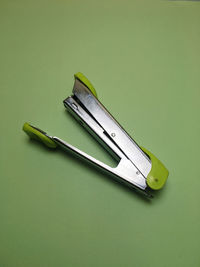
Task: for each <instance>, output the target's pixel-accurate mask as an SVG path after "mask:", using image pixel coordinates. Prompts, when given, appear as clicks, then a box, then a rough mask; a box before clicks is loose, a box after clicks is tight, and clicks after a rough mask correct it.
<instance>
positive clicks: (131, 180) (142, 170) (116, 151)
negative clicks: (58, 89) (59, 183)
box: [23, 72, 169, 197]
mask: <svg viewBox="0 0 200 267" xmlns="http://www.w3.org/2000/svg"><path fill="white" fill-rule="evenodd" d="M74 77H75V83H74V87H73V91H72V95H71V96H69V97H67V98H66V99H65V100H64V101H63V103H64V106H65V107H66V108H67V110H68V111H69V112H70V113H71V114H72V115H73V116H74V117H75V118H76V119H77V120H78V121H79V122H80V123H81V124H82V125H83V126H84V127H85V128H86V129H87V130H88V131H89V133H91V134H92V135H93V136H94V137H95V138H96V139H97V141H99V142H100V144H101V145H103V146H104V147H105V149H106V150H107V151H108V152H109V153H110V154H111V155H112V156H113V157H114V158H115V159H116V160H117V161H118V165H117V167H114V168H113V167H110V166H108V165H106V164H104V163H103V162H101V161H99V160H97V159H96V158H94V157H92V156H90V155H88V154H86V153H85V152H83V151H81V150H79V149H78V148H76V147H74V146H72V145H70V144H68V143H67V142H65V141H63V140H62V139H60V138H58V137H56V136H50V135H48V134H47V133H46V132H44V131H42V130H41V129H39V128H37V127H35V126H32V125H30V124H29V123H25V124H24V126H23V130H24V131H25V132H26V133H27V134H28V135H29V136H30V137H31V138H34V139H37V140H39V141H41V142H43V143H44V144H45V145H46V146H48V147H50V148H56V147H61V148H63V149H65V150H67V151H71V152H72V153H75V154H76V155H78V156H80V157H81V158H82V159H84V160H86V161H88V162H90V163H92V164H93V165H95V166H96V167H98V168H100V169H102V170H104V171H105V172H106V173H108V174H110V175H111V176H112V177H114V178H117V179H118V180H119V181H121V182H123V183H125V184H126V185H128V186H130V187H132V188H134V189H136V190H137V191H139V192H141V193H143V194H144V195H145V196H147V197H152V192H153V191H155V190H160V189H161V188H162V187H163V186H164V185H165V183H166V180H167V178H168V174H169V172H168V170H167V169H166V168H165V166H164V165H163V164H162V163H161V161H160V160H159V159H157V158H156V157H155V156H154V155H153V154H152V153H151V152H150V151H148V150H147V149H145V148H144V147H142V146H139V145H138V144H137V143H136V142H135V141H134V140H133V139H132V138H131V137H130V136H129V135H128V133H127V132H126V131H125V130H124V129H123V128H122V126H120V124H119V123H118V122H117V121H116V120H115V119H114V118H113V116H112V115H111V114H110V113H109V112H108V111H107V109H106V108H105V107H104V106H103V105H102V103H101V102H100V101H99V100H98V98H97V93H96V90H95V88H94V87H93V85H92V84H91V82H90V81H89V80H88V79H87V78H86V77H85V76H84V75H83V74H82V73H80V72H78V73H76V74H75V75H74Z"/></svg>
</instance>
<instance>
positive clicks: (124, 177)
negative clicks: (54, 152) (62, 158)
mask: <svg viewBox="0 0 200 267" xmlns="http://www.w3.org/2000/svg"><path fill="white" fill-rule="evenodd" d="M52 139H53V140H54V141H55V142H56V143H57V144H58V145H59V146H61V147H62V148H64V149H66V150H68V151H71V152H73V153H75V154H76V155H78V156H80V157H82V158H83V159H85V160H87V161H89V162H90V163H92V164H93V165H95V166H96V167H99V168H101V169H103V170H105V171H106V172H108V173H109V174H112V175H114V176H115V177H117V178H118V179H120V180H121V181H124V182H126V183H128V184H129V185H131V186H133V187H134V188H137V189H140V190H141V191H145V189H146V188H147V185H146V180H145V179H144V177H143V176H142V174H141V173H138V170H137V168H135V166H134V165H133V164H132V163H131V162H130V160H128V159H125V158H124V157H123V158H122V159H121V160H120V162H119V164H118V166H117V167H116V168H112V167H110V166H108V165H106V164H104V163H103V162H101V161H99V160H97V159H95V158H93V157H92V156H90V155H88V154H86V153H85V152H83V151H81V150H79V149H78V148H76V147H74V146H72V145H70V144H68V143H66V142H65V141H63V140H61V139H60V138H58V137H56V136H54V137H52ZM143 193H144V194H146V195H149V194H148V192H146V191H145V192H143ZM149 196H150V195H149Z"/></svg>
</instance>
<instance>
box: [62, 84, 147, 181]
mask: <svg viewBox="0 0 200 267" xmlns="http://www.w3.org/2000/svg"><path fill="white" fill-rule="evenodd" d="M73 93H74V95H75V97H74V98H76V99H78V100H77V101H78V102H79V103H80V105H81V106H82V107H84V109H85V111H86V112H87V113H88V114H89V116H90V117H92V118H93V120H94V121H96V123H97V124H99V126H100V127H101V128H102V129H103V131H104V133H106V135H107V136H109V138H110V139H111V140H112V142H113V144H114V145H115V146H116V147H117V148H118V149H119V150H120V151H122V153H123V154H124V155H125V156H126V157H127V158H128V159H129V160H130V161H131V162H132V163H133V164H134V165H135V167H136V168H137V169H138V170H139V171H140V172H141V173H142V175H143V176H144V177H145V178H146V177H147V175H148V173H149V172H150V170H151V161H150V159H149V158H148V157H147V156H146V154H145V153H144V152H143V151H142V150H141V148H140V147H139V146H138V145H137V144H136V142H135V141H133V139H132V138H131V137H130V136H129V135H128V134H127V133H126V131H125V130H124V129H123V128H122V127H121V126H120V125H119V123H117V122H116V120H115V119H114V118H113V117H112V116H111V114H110V113H109V112H108V111H107V110H106V109H105V107H104V106H103V105H102V104H101V103H100V102H99V101H98V100H97V98H96V97H95V96H94V95H93V94H92V93H91V92H90V90H89V89H88V88H87V87H86V86H84V84H82V83H81V82H80V81H79V80H77V79H76V80H75V84H74V88H73ZM64 103H65V102H64ZM73 110H74V111H75V109H73ZM77 110H79V107H78V109H77ZM75 112H76V111H75ZM76 114H77V112H76ZM78 115H79V114H78Z"/></svg>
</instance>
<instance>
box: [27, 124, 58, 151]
mask: <svg viewBox="0 0 200 267" xmlns="http://www.w3.org/2000/svg"><path fill="white" fill-rule="evenodd" d="M23 131H24V132H25V133H26V134H27V135H28V136H29V137H30V138H32V139H35V140H37V141H40V142H42V143H43V144H45V145H46V146H48V147H50V148H56V147H57V144H56V143H55V142H54V141H53V140H52V139H51V138H50V137H48V136H47V135H46V134H45V132H43V131H41V130H40V129H38V128H35V127H33V126H31V125H30V124H29V123H27V122H26V123H24V125H23Z"/></svg>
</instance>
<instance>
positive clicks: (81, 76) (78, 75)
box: [74, 72, 97, 98]
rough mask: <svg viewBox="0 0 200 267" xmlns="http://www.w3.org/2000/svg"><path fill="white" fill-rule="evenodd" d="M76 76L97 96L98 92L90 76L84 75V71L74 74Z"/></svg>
mask: <svg viewBox="0 0 200 267" xmlns="http://www.w3.org/2000/svg"><path fill="white" fill-rule="evenodd" d="M74 78H75V79H78V80H80V81H81V82H82V83H83V84H84V85H85V86H86V87H87V88H88V89H89V90H90V91H91V93H92V94H93V95H94V96H95V97H96V98H97V92H96V90H95V88H94V86H93V85H92V83H91V82H90V81H89V80H88V78H87V77H85V75H83V73H81V72H77V73H76V74H74Z"/></svg>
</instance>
